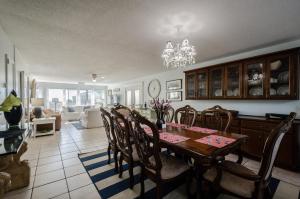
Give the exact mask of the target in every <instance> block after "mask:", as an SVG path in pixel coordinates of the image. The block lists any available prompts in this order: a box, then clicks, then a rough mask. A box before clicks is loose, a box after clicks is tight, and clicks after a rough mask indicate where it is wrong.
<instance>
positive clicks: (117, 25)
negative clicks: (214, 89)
mask: <svg viewBox="0 0 300 199" xmlns="http://www.w3.org/2000/svg"><path fill="white" fill-rule="evenodd" d="M299 10H300V1H299V0H194V1H192V0H51V1H49V0H26V1H21V0H0V24H1V26H2V27H3V29H4V31H5V32H6V33H7V34H8V35H9V37H10V38H11V40H12V41H13V42H14V43H15V44H16V47H17V48H18V50H19V51H20V53H21V55H22V56H23V57H24V58H25V61H26V62H27V63H28V65H29V68H30V72H31V73H32V74H33V75H34V76H36V77H37V78H38V80H43V81H69V82H88V81H89V82H91V75H90V74H92V73H97V74H98V73H100V74H103V75H104V76H105V80H103V82H105V83H111V82H117V81H125V80H129V79H132V78H136V77H139V76H144V75H148V74H154V73H157V72H160V71H164V70H165V69H164V67H163V65H162V60H161V58H160V54H161V51H162V49H163V48H164V45H165V42H166V41H167V40H170V39H176V38H177V39H178V38H179V37H178V36H176V34H175V33H174V30H175V29H174V26H175V25H182V26H183V28H182V34H181V35H180V38H183V37H185V36H187V37H188V38H189V40H190V41H191V43H192V44H193V45H195V46H196V50H197V53H198V55H197V61H198V62H201V61H206V60H209V59H213V58H216V57H222V56H226V55H230V54H233V53H238V52H242V51H246V50H250V49H255V48H259V47H263V46H268V45H272V44H277V43H281V42H285V41H292V40H295V39H299V38H300V17H299Z"/></svg>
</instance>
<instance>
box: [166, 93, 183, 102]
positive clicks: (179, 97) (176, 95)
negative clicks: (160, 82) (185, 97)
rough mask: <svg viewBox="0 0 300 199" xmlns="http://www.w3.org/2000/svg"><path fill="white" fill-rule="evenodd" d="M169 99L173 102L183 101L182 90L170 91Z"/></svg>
mask: <svg viewBox="0 0 300 199" xmlns="http://www.w3.org/2000/svg"><path fill="white" fill-rule="evenodd" d="M167 100H170V101H172V102H174V101H182V91H168V92H167Z"/></svg>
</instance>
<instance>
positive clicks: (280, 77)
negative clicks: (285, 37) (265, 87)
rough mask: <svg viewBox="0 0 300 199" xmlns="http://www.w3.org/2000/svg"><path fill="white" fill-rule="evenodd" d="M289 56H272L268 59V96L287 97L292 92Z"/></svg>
mask: <svg viewBox="0 0 300 199" xmlns="http://www.w3.org/2000/svg"><path fill="white" fill-rule="evenodd" d="M291 61H292V59H291V56H289V55H282V56H277V57H272V58H270V59H269V60H268V74H269V82H268V83H269V88H270V90H269V97H270V98H287V97H290V96H291V95H292V94H293V93H292V91H291V86H292V85H291V82H292V81H291V78H292V76H293V74H292V73H291V65H292V64H291Z"/></svg>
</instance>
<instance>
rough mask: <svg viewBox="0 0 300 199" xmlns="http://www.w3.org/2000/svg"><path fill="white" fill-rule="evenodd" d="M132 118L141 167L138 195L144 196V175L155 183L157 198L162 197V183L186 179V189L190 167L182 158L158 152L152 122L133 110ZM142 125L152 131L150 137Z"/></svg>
mask: <svg viewBox="0 0 300 199" xmlns="http://www.w3.org/2000/svg"><path fill="white" fill-rule="evenodd" d="M132 118H133V122H134V128H133V137H134V142H135V146H136V149H137V153H138V156H139V159H140V162H141V168H142V170H141V178H140V182H141V195H140V197H141V198H143V197H144V179H145V177H146V176H147V177H148V178H150V179H151V180H152V181H154V182H155V183H156V198H158V199H159V198H162V197H163V188H164V185H165V184H167V183H170V182H172V181H181V182H182V180H183V179H186V186H187V191H188V190H189V186H190V183H191V179H192V172H193V170H192V168H191V167H190V166H189V165H188V164H187V163H186V162H184V161H183V160H182V159H179V158H176V157H174V156H170V155H168V154H165V153H161V152H160V151H161V149H160V144H159V140H160V139H159V132H158V129H157V127H156V126H155V125H154V124H153V123H152V122H150V121H149V120H147V119H146V118H144V117H143V116H141V115H140V114H139V113H138V112H136V111H133V114H132ZM142 125H143V128H145V127H148V128H150V129H151V131H152V133H153V134H152V136H151V137H150V136H149V135H148V134H147V133H146V132H145V131H144V129H143V128H142V127H141V126H142ZM188 195H189V191H188Z"/></svg>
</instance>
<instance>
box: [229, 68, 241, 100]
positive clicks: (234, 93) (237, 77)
mask: <svg viewBox="0 0 300 199" xmlns="http://www.w3.org/2000/svg"><path fill="white" fill-rule="evenodd" d="M225 80H226V81H225V82H226V83H225V97H226V98H241V97H242V65H241V64H232V65H228V66H227V67H226V68H225Z"/></svg>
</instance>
